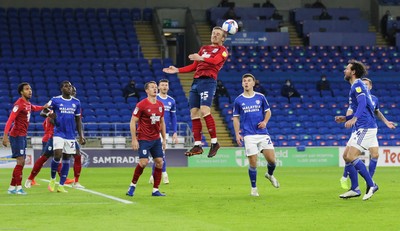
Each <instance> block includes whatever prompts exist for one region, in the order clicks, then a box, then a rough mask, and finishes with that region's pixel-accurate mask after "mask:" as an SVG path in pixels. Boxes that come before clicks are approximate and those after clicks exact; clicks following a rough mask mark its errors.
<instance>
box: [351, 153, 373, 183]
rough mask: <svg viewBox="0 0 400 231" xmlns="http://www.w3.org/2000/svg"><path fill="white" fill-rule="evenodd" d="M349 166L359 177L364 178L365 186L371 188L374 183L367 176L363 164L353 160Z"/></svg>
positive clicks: (358, 160)
mask: <svg viewBox="0 0 400 231" xmlns="http://www.w3.org/2000/svg"><path fill="white" fill-rule="evenodd" d="M351 164H352V165H353V166H354V167H355V168H356V169H357V170H358V172H359V173H360V175H361V176H362V177H363V178H364V180H365V182H367V186H368V187H373V186H374V182H373V181H372V178H371V175H369V172H368V170H367V167H365V164H364V162H362V161H361V160H360V159H359V158H357V159H355V160H353V161H352V162H351Z"/></svg>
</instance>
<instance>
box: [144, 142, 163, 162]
mask: <svg viewBox="0 0 400 231" xmlns="http://www.w3.org/2000/svg"><path fill="white" fill-rule="evenodd" d="M138 153H139V159H142V158H149V154H151V156H152V157H153V158H158V157H160V158H162V157H163V156H164V152H163V150H162V144H161V139H157V140H152V141H148V140H139V151H138Z"/></svg>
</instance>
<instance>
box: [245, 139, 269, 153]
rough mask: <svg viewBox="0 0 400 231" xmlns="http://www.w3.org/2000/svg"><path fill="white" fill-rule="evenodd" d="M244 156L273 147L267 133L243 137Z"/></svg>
mask: <svg viewBox="0 0 400 231" xmlns="http://www.w3.org/2000/svg"><path fill="white" fill-rule="evenodd" d="M244 148H245V150H246V156H253V155H257V154H258V153H260V152H261V151H262V150H264V149H274V144H273V143H272V141H271V138H270V137H269V135H250V136H245V137H244Z"/></svg>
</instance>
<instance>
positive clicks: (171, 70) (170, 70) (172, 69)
mask: <svg viewBox="0 0 400 231" xmlns="http://www.w3.org/2000/svg"><path fill="white" fill-rule="evenodd" d="M163 72H165V73H167V74H175V73H178V72H179V70H178V68H176V67H174V66H169V67H166V68H163Z"/></svg>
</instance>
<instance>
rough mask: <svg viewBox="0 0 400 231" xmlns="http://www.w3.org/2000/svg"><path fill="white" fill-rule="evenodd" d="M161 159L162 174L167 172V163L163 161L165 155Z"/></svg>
mask: <svg viewBox="0 0 400 231" xmlns="http://www.w3.org/2000/svg"><path fill="white" fill-rule="evenodd" d="M162 159H163V165H162V172H166V171H167V162H166V161H165V155H164V156H163V157H162Z"/></svg>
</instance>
